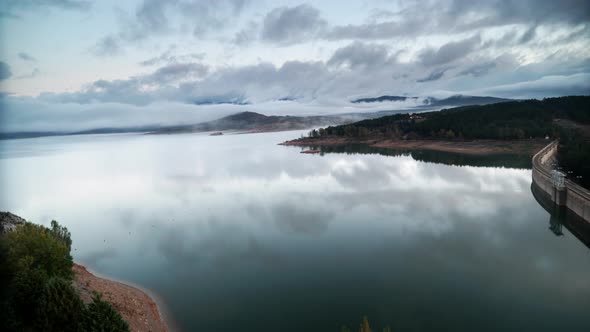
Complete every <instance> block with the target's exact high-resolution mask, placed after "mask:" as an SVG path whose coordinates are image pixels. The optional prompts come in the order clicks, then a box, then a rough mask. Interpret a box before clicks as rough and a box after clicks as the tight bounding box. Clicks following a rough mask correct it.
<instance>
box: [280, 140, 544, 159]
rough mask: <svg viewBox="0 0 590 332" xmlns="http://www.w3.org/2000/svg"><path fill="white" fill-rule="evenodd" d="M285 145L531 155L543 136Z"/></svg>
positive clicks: (286, 143)
mask: <svg viewBox="0 0 590 332" xmlns="http://www.w3.org/2000/svg"><path fill="white" fill-rule="evenodd" d="M280 144H281V145H288V146H305V147H317V146H337V145H346V144H366V145H368V146H373V147H377V148H386V149H392V150H434V151H444V152H454V153H462V154H472V155H490V154H528V155H531V156H532V155H533V154H535V153H536V152H537V151H539V150H540V149H542V148H543V147H544V146H545V145H547V141H546V140H543V139H523V140H472V141H442V140H385V139H365V140H359V139H351V138H344V137H328V138H300V139H296V140H292V141H286V142H283V143H280Z"/></svg>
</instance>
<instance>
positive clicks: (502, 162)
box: [309, 144, 531, 169]
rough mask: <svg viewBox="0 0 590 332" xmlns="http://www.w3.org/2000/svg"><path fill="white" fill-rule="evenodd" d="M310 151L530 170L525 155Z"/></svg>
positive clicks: (360, 148)
mask: <svg viewBox="0 0 590 332" xmlns="http://www.w3.org/2000/svg"><path fill="white" fill-rule="evenodd" d="M309 148H310V149H313V150H320V151H321V154H322V155H324V154H326V153H346V154H380V155H384V156H411V157H412V158H413V159H414V160H417V161H423V162H427V163H434V164H444V165H456V166H477V167H509V168H526V169H530V168H531V158H530V157H529V156H527V155H517V154H499V155H492V156H486V155H467V154H461V153H452V152H444V151H432V150H393V149H386V148H378V147H372V146H368V145H366V144H346V145H337V146H310V147H309Z"/></svg>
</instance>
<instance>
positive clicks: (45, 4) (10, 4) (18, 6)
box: [0, 0, 92, 14]
mask: <svg viewBox="0 0 590 332" xmlns="http://www.w3.org/2000/svg"><path fill="white" fill-rule="evenodd" d="M91 7H92V3H91V2H90V1H80V0H4V1H2V3H1V4H0V12H1V13H5V14H8V13H13V12H15V11H27V10H35V9H39V8H56V9H65V10H79V11H86V10H88V9H90V8H91Z"/></svg>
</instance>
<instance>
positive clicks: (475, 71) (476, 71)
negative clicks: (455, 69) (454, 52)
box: [458, 62, 496, 77]
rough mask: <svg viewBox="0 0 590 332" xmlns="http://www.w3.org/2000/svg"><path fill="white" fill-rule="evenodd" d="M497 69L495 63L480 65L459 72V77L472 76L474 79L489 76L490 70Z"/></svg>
mask: <svg viewBox="0 0 590 332" xmlns="http://www.w3.org/2000/svg"><path fill="white" fill-rule="evenodd" d="M494 68H496V63H495V62H486V63H482V64H478V65H475V66H472V67H469V68H467V69H465V70H463V71H461V72H459V74H458V76H461V75H471V76H473V77H479V76H483V75H485V74H487V73H488V72H489V71H490V70H492V69H494Z"/></svg>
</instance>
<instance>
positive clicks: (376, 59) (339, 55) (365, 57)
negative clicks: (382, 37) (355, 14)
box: [328, 42, 390, 68]
mask: <svg viewBox="0 0 590 332" xmlns="http://www.w3.org/2000/svg"><path fill="white" fill-rule="evenodd" d="M389 60H390V58H389V53H388V50H387V47H386V46H384V45H379V44H365V43H362V42H354V43H352V44H350V45H348V46H345V47H342V48H339V49H337V50H336V51H335V52H334V54H333V55H332V57H331V58H330V60H328V65H337V66H338V65H348V66H349V67H351V68H355V67H360V66H380V65H383V64H385V63H386V62H388V61H389Z"/></svg>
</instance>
